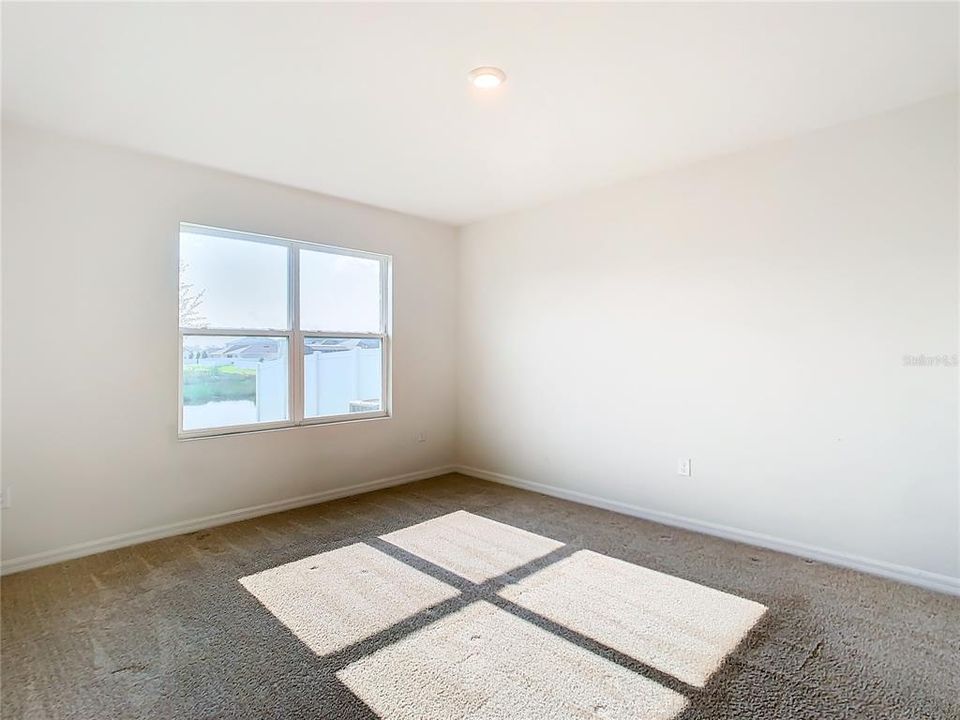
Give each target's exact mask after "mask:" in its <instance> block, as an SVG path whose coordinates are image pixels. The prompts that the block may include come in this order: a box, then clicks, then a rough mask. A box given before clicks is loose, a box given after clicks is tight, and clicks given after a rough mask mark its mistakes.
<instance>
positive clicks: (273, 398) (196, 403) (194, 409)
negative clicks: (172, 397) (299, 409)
mask: <svg viewBox="0 0 960 720" xmlns="http://www.w3.org/2000/svg"><path fill="white" fill-rule="evenodd" d="M287 350H288V348H287V339H286V338H284V337H214V336H211V335H184V337H183V388H182V393H183V429H184V430H201V429H204V428H213V427H229V426H231V425H250V424H253V423H261V422H276V421H277V420H286V419H288V418H289V410H288V408H287V400H288V398H289V393H288V380H287Z"/></svg>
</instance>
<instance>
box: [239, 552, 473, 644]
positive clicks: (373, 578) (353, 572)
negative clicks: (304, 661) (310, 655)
mask: <svg viewBox="0 0 960 720" xmlns="http://www.w3.org/2000/svg"><path fill="white" fill-rule="evenodd" d="M240 584H241V585H243V587H244V588H246V589H247V590H248V591H249V592H250V593H251V594H252V595H253V596H254V597H256V598H257V600H259V601H260V603H261V604H262V605H263V606H264V607H265V608H267V610H269V611H270V612H271V613H273V615H275V616H276V618H277V619H278V620H279V621H280V622H282V623H283V624H284V625H286V627H287V628H289V629H290V631H291V632H293V633H294V634H295V635H296V636H297V637H298V638H300V640H301V641H302V642H303V643H304V644H306V645H307V646H308V647H309V648H310V649H311V650H313V651H314V652H315V653H317V654H318V655H326V654H328V653H331V652H335V651H337V650H340V649H341V648H344V647H347V646H348V645H352V644H353V643H355V642H358V641H360V640H363V639H364V638H366V637H369V636H370V635H373V634H375V633H377V632H379V631H381V630H384V629H386V628H388V627H390V626H391V625H394V624H395V623H397V622H399V621H401V620H405V619H407V618H408V617H410V616H411V615H415V614H416V613H418V612H420V611H421V610H424V609H426V608H428V607H430V606H432V605H436V604H437V603H439V602H442V601H443V600H447V599H449V598H451V597H454V596H455V595H457V590H456V589H455V588H452V587H450V586H449V585H446V584H445V583H442V582H440V581H439V580H436V579H435V578H432V577H430V576H428V575H424V574H423V573H421V572H419V571H417V570H414V569H413V568H411V567H409V566H408V565H405V564H404V563H402V562H400V561H399V560H394V559H393V558H392V557H390V556H389V555H385V554H383V553H382V552H379V551H377V550H374V549H373V548H371V547H369V546H368V545H365V544H363V543H357V544H355V545H349V546H347V547H343V548H339V549H337V550H331V551H330V552H325V553H320V554H319V555H311V556H310V557H306V558H303V559H302V560H296V561H295V562H291V563H287V564H286V565H279V566H277V567H275V568H271V569H269V570H264V571H263V572H259V573H256V574H255V575H248V576H247V577H244V578H240Z"/></svg>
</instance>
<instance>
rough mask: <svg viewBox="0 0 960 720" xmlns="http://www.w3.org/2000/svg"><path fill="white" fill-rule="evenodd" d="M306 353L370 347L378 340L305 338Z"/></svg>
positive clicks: (373, 346)
mask: <svg viewBox="0 0 960 720" xmlns="http://www.w3.org/2000/svg"><path fill="white" fill-rule="evenodd" d="M305 344H306V353H307V354H308V355H309V354H311V353H315V352H319V353H328V352H343V351H344V350H356V349H371V348H377V347H379V346H380V341H379V340H374V339H370V338H307V339H306V342H305Z"/></svg>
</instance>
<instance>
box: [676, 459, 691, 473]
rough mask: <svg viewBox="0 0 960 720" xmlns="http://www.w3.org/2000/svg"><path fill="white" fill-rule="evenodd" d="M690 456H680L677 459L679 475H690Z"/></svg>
mask: <svg viewBox="0 0 960 720" xmlns="http://www.w3.org/2000/svg"><path fill="white" fill-rule="evenodd" d="M690 474H691V470H690V458H680V459H679V460H677V475H683V476H685V477H690Z"/></svg>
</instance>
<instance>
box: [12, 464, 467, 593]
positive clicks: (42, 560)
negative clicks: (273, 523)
mask: <svg viewBox="0 0 960 720" xmlns="http://www.w3.org/2000/svg"><path fill="white" fill-rule="evenodd" d="M455 469H456V468H455V467H454V466H452V465H445V466H442V467H435V468H430V469H429V470H419V471H417V472H412V473H405V474H404V475H394V476H392V477H387V478H381V479H379V480H371V481H370V482H364V483H358V484H356V485H349V486H347V487H342V488H334V489H332V490H323V491H321V492H318V493H313V494H312V495H301V496H300V497H295V498H290V499H288V500H277V501H275V502H270V503H265V504H263V505H254V506H252V507H246V508H240V509H239V510H230V511H229V512H224V513H218V514H216V515H207V516H206V517H200V518H194V519H193V520H184V521H182V522H177V523H171V524H170V525H161V526H159V527H153V528H149V529H147V530H137V531H135V532H131V533H123V534H122V535H112V536H110V537H105V538H100V539H99V540H91V541H89V542H83V543H77V544H76V545H67V546H66V547H62V548H56V549H54V550H46V551H44V552H40V553H35V554H33V555H24V556H22V557H18V558H12V559H10V560H5V561H4V562H3V563H2V564H0V575H9V574H11V573H15V572H20V571H21V570H29V569H31V568H35V567H40V566H42V565H51V564H53V563H57V562H62V561H64V560H73V559H74V558H78V557H83V556H84V555H94V554H96V553H100V552H104V551H106V550H116V549H117V548H121V547H126V546H128V545H137V544H138V543H143V542H149V541H151V540H159V539H161V538H165V537H171V536H173V535H183V534H184V533H189V532H195V531H197V530H205V529H207V528H212V527H216V526H217V525H226V524H227V523H232V522H237V521H239V520H249V519H250V518H255V517H259V516H260V515H269V514H271V513H276V512H282V511H284V510H292V509H293V508H298V507H304V506H305V505H315V504H317V503H321V502H325V501H327V500H336V499H337V498H342V497H348V496H350V495H360V494H362V493H366V492H371V491H373V490H380V489H381V488H386V487H393V486H394V485H404V484H405V483H410V482H415V481H417V480H426V479H427V478H432V477H437V476H438V475H445V474H447V473H450V472H454V471H455Z"/></svg>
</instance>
